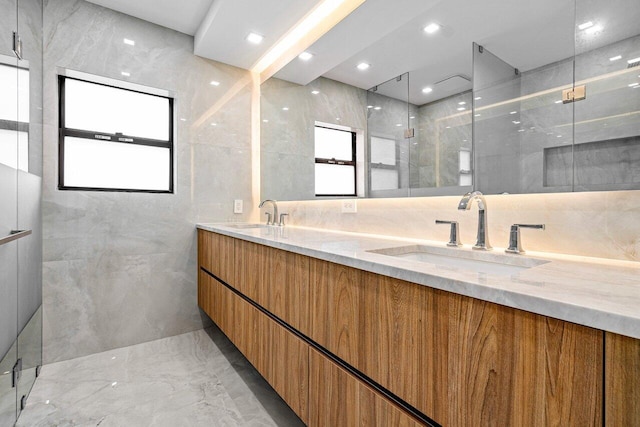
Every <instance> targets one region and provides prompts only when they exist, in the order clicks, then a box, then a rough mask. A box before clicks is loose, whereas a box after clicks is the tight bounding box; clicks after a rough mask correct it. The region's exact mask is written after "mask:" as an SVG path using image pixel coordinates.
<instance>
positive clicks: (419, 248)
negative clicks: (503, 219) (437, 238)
mask: <svg viewBox="0 0 640 427" xmlns="http://www.w3.org/2000/svg"><path fill="white" fill-rule="evenodd" d="M367 252H371V253H376V254H381V255H387V256H392V257H395V258H400V259H406V260H410V261H418V262H424V263H429V264H434V265H437V266H442V267H449V268H450V267H453V268H455V269H460V270H467V271H474V272H477V273H487V274H496V275H499V276H511V275H513V274H517V273H519V272H521V271H523V270H527V269H529V268H531V267H536V266H538V265H542V264H546V263H547V262H548V261H544V260H540V259H534V258H528V257H524V256H521V255H506V254H501V253H497V252H483V251H469V250H464V249H451V248H439V247H435V246H424V245H409V246H399V247H394V248H385V249H375V250H370V251H367Z"/></svg>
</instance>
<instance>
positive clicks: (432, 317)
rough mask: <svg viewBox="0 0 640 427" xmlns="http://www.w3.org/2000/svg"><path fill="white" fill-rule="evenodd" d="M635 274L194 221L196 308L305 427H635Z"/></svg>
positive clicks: (360, 237) (616, 265)
mask: <svg viewBox="0 0 640 427" xmlns="http://www.w3.org/2000/svg"><path fill="white" fill-rule="evenodd" d="M451 251H456V252H451ZM451 259H454V260H455V259H458V260H459V263H457V262H455V261H454V262H449V261H450V260H451ZM457 265H464V266H465V267H464V268H459V267H457ZM639 273H640V268H639V267H638V266H637V263H632V262H623V261H611V260H599V259H593V258H592V259H587V258H580V257H574V256H561V255H551V254H534V256H526V257H523V256H522V255H506V254H503V253H501V251H497V250H496V251H493V252H491V253H487V252H485V253H480V252H478V251H472V250H470V249H468V248H455V249H450V248H446V247H444V243H442V242H425V241H421V242H416V241H411V240H408V239H391V238H381V237H376V236H371V235H365V234H355V233H344V232H332V231H327V230H314V229H306V228H302V227H266V226H263V225H258V224H248V225H241V224H235V225H234V224H200V225H198V274H199V276H198V277H199V278H198V304H199V306H200V307H201V308H202V309H203V310H204V311H205V312H206V313H207V314H208V315H209V316H210V317H211V319H213V321H214V322H215V323H216V324H217V325H218V326H219V327H220V329H221V330H222V331H223V332H224V333H225V334H226V335H227V336H228V337H229V339H230V340H231V341H232V342H233V343H234V344H235V345H236V346H237V347H238V349H239V350H240V351H241V352H242V353H243V354H244V355H245V356H246V357H247V359H248V360H249V361H250V362H251V363H252V364H253V365H254V366H255V367H256V369H257V370H258V371H259V372H260V373H261V374H262V375H263V376H264V378H265V379H266V380H267V381H268V382H269V383H270V384H271V385H272V386H273V388H274V389H275V390H276V391H277V392H278V394H280V396H282V398H283V399H284V400H285V401H286V402H287V403H288V404H289V406H291V408H292V409H293V410H294V411H295V412H296V413H297V414H298V415H299V416H300V418H301V419H302V420H303V421H304V422H305V423H306V424H307V425H309V426H349V425H368V426H369V425H371V426H373V425H378V426H383V425H387V426H391V425H393V426H418V425H442V426H453V427H455V426H468V425H496V426H507V425H513V426H525V425H536V426H538V425H557V426H596V425H597V426H601V425H606V426H632V425H640V403H639V402H640V310H638V307H640V283H638V280H637V277H638V274H639Z"/></svg>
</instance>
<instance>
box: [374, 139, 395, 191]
mask: <svg viewBox="0 0 640 427" xmlns="http://www.w3.org/2000/svg"><path fill="white" fill-rule="evenodd" d="M371 163H382V164H383V165H393V166H395V165H396V141H395V140H393V139H387V138H378V137H375V136H372V137H371ZM396 188H397V187H396Z"/></svg>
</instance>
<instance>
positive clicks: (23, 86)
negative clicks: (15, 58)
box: [0, 64, 29, 122]
mask: <svg viewBox="0 0 640 427" xmlns="http://www.w3.org/2000/svg"><path fill="white" fill-rule="evenodd" d="M18 91H19V92H18ZM18 93H19V94H20V103H18ZM0 120H9V121H21V122H28V121H29V71H28V70H23V69H21V68H16V67H12V66H10V65H4V64H0Z"/></svg>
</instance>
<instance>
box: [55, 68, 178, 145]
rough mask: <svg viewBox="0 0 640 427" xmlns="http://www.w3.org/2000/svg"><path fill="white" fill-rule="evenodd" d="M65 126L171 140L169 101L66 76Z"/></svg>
mask: <svg viewBox="0 0 640 427" xmlns="http://www.w3.org/2000/svg"><path fill="white" fill-rule="evenodd" d="M140 112H144V114H140ZM65 125H66V127H67V128H70V129H79V130H88V131H94V132H105V133H111V134H115V133H122V134H124V135H128V136H137V137H140V138H149V139H158V140H163V141H168V140H169V100H168V99H167V98H162V97H159V96H153V95H147V94H142V93H138V92H132V91H129V90H124V89H118V88H113V87H109V86H103V85H99V84H95V83H89V82H84V81H80V80H74V79H69V78H67V79H66V80H65Z"/></svg>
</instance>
